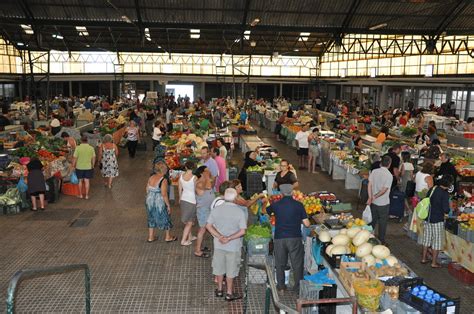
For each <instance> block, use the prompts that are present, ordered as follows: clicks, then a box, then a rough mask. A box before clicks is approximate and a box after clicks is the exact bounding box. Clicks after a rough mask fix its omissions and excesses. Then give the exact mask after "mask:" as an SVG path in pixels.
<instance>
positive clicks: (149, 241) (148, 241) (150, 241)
mask: <svg viewBox="0 0 474 314" xmlns="http://www.w3.org/2000/svg"><path fill="white" fill-rule="evenodd" d="M156 240H158V238H154V239H153V240H150V239H147V240H146V242H147V243H152V242H155V241H156Z"/></svg>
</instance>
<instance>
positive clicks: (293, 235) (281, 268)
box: [267, 184, 310, 291]
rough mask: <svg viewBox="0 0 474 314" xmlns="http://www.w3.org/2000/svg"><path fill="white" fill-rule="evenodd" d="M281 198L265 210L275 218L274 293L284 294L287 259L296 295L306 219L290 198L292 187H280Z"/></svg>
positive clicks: (302, 259)
mask: <svg viewBox="0 0 474 314" xmlns="http://www.w3.org/2000/svg"><path fill="white" fill-rule="evenodd" d="M280 192H281V194H283V198H282V199H281V200H279V201H278V202H275V203H273V204H272V205H270V206H269V207H268V208H267V213H268V214H269V215H272V214H273V215H275V218H276V219H275V221H276V224H275V237H274V242H273V245H274V255H275V266H276V275H277V289H278V290H285V289H286V285H285V268H286V267H287V264H288V256H289V257H290V260H291V266H292V267H293V276H294V282H295V286H294V287H293V289H294V290H295V291H299V283H300V280H302V279H303V271H304V247H303V241H302V239H301V238H302V236H301V224H304V225H305V226H306V227H309V226H310V222H309V220H308V215H307V214H306V211H305V209H304V206H303V204H302V203H300V202H298V201H296V200H294V199H293V197H292V193H293V186H292V185H291V184H282V185H280Z"/></svg>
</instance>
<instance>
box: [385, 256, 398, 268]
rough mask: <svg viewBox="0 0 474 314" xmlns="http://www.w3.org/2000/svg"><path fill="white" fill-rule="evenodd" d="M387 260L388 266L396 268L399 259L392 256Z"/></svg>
mask: <svg viewBox="0 0 474 314" xmlns="http://www.w3.org/2000/svg"><path fill="white" fill-rule="evenodd" d="M385 260H386V261H387V264H388V265H389V266H394V265H395V264H397V263H398V259H397V258H396V257H395V256H393V255H390V256H389V257H387V258H386V259H385Z"/></svg>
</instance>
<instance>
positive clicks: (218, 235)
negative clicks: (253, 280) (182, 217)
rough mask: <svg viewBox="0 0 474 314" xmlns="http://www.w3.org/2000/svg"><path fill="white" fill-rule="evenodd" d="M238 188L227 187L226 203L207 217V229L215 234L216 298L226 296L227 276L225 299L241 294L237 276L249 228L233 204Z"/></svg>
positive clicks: (213, 271)
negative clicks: (224, 283) (236, 290)
mask: <svg viewBox="0 0 474 314" xmlns="http://www.w3.org/2000/svg"><path fill="white" fill-rule="evenodd" d="M236 197H237V191H236V190H235V189H232V188H229V189H226V190H225V193H224V199H225V203H224V204H222V205H220V206H217V207H216V209H215V210H212V211H211V214H210V215H209V218H208V219H207V225H206V228H207V230H208V231H209V232H210V233H211V234H212V236H213V237H214V255H213V257H212V273H213V274H214V275H215V276H216V277H217V289H216V291H215V295H216V297H223V296H224V291H223V290H222V289H223V288H222V287H223V281H224V275H226V290H227V291H226V295H225V300H226V301H234V300H237V299H240V298H242V296H239V295H236V294H234V286H233V284H234V278H235V277H237V276H238V274H239V268H240V258H241V250H242V237H243V236H244V234H245V230H246V229H247V221H246V219H245V214H244V212H243V211H242V210H241V209H240V207H239V206H237V205H236V204H234V203H233V202H234V200H235V198H236Z"/></svg>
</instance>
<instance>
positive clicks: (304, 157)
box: [295, 124, 310, 170]
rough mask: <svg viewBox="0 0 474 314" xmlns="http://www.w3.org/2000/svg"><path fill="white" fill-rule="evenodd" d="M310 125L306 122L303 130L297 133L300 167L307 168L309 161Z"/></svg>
mask: <svg viewBox="0 0 474 314" xmlns="http://www.w3.org/2000/svg"><path fill="white" fill-rule="evenodd" d="M308 130H309V125H308V124H305V125H304V126H303V128H302V129H301V131H299V132H298V133H296V137H295V140H296V142H297V143H298V151H297V155H298V157H299V169H300V170H302V169H306V164H307V163H308V148H309V143H308V136H309V134H310V132H309V131H308Z"/></svg>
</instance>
